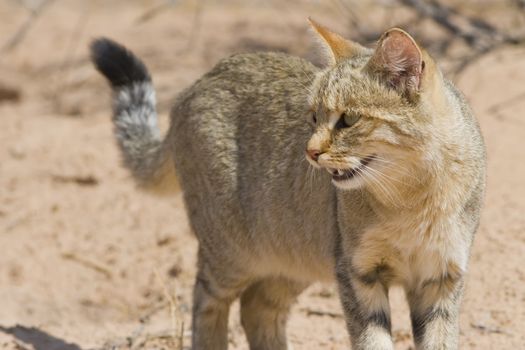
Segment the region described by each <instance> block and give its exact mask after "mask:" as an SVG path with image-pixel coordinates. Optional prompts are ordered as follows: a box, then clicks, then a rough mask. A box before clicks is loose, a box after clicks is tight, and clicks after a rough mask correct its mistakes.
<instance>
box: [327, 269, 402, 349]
mask: <svg viewBox="0 0 525 350" xmlns="http://www.w3.org/2000/svg"><path fill="white" fill-rule="evenodd" d="M336 269H337V270H336V275H337V282H338V286H339V294H340V297H341V302H342V306H343V309H344V313H345V317H346V324H347V327H348V331H349V333H350V337H351V342H352V349H353V350H392V349H394V345H393V342H392V336H391V323H390V305H389V302H388V287H387V286H386V285H385V284H384V283H383V281H382V278H381V276H382V271H381V267H378V268H377V269H374V270H371V271H369V272H367V273H364V274H362V273H358V272H357V271H356V269H355V268H353V267H352V265H351V262H350V261H347V259H341V261H339V262H338V264H337V268H336Z"/></svg>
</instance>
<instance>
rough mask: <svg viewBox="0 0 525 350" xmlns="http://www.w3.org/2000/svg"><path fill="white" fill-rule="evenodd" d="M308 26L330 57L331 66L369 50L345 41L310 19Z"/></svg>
mask: <svg viewBox="0 0 525 350" xmlns="http://www.w3.org/2000/svg"><path fill="white" fill-rule="evenodd" d="M308 21H309V22H310V25H311V26H312V28H313V29H314V30H315V32H316V33H317V34H318V35H319V37H320V38H321V40H322V44H323V46H324V47H325V48H326V51H327V52H328V55H329V57H330V63H331V65H334V64H336V63H338V62H340V61H342V60H344V59H349V58H352V57H354V56H357V55H363V54H366V53H367V52H369V50H368V49H367V48H365V47H363V46H361V45H359V44H358V43H356V42H353V41H350V40H347V39H345V38H343V37H342V36H341V35H339V34H337V33H334V32H332V31H331V30H330V29H328V28H326V27H325V26H323V25H321V24H319V23H317V22H316V21H314V20H313V19H311V18H308Z"/></svg>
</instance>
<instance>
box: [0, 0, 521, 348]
mask: <svg viewBox="0 0 525 350" xmlns="http://www.w3.org/2000/svg"><path fill="white" fill-rule="evenodd" d="M161 3H162V2H161V1H145V0H143V1H123V0H119V1H103V0H94V1H80V0H68V1H65V0H61V1H60V0H57V1H56V2H54V3H51V4H50V5H49V6H48V8H46V9H45V12H42V14H41V16H40V17H38V18H37V19H35V21H34V23H33V25H32V27H31V28H30V29H29V30H28V32H27V35H26V36H25V37H24V38H23V40H22V41H21V42H20V43H18V44H17V45H16V46H15V47H14V48H12V49H10V50H7V51H4V52H3V53H2V54H0V349H12V350H15V349H34V350H59V349H60V350H80V349H83V350H87V349H119V350H120V349H168V348H173V347H174V346H175V345H174V335H175V338H177V341H179V340H180V339H182V341H183V346H184V348H186V349H188V348H189V343H190V337H191V329H190V326H189V325H190V309H191V288H192V285H193V279H194V274H195V267H194V265H195V251H196V246H197V243H196V240H195V239H194V238H193V236H192V234H191V232H190V230H189V227H188V222H187V219H186V216H185V212H184V206H183V203H182V199H181V194H180V193H178V194H176V195H174V196H172V197H167V198H157V197H153V196H150V195H148V194H144V193H141V192H139V191H138V190H136V188H135V185H134V184H133V182H132V181H131V179H130V176H129V175H128V173H127V172H126V171H125V170H124V169H123V168H122V167H121V166H120V160H119V155H118V153H117V149H116V147H115V144H114V140H113V136H112V127H111V123H110V114H111V112H110V94H109V92H110V91H109V88H108V87H107V85H106V83H105V82H104V81H103V79H102V78H101V77H100V76H99V75H97V74H96V72H95V71H94V69H93V67H92V66H91V65H90V63H89V61H88V53H87V45H88V43H89V41H90V40H91V39H92V38H94V37H97V36H100V35H105V36H109V37H111V38H113V39H115V40H118V41H120V42H122V43H125V44H126V45H127V46H128V47H130V48H131V49H132V50H134V51H135V52H136V53H137V54H138V55H139V56H141V57H142V58H143V59H144V61H145V62H146V64H147V65H148V66H149V68H150V70H151V72H152V75H153V77H154V83H155V86H156V88H157V97H158V101H159V114H160V119H161V124H162V127H163V128H164V129H165V128H166V126H167V124H168V120H167V115H168V111H169V107H170V104H171V101H173V99H174V97H175V96H176V95H177V93H178V92H179V91H181V90H182V89H183V88H185V87H186V86H188V85H189V84H191V82H192V81H194V80H195V79H197V78H198V77H199V76H200V75H201V74H203V73H204V72H206V71H207V70H208V69H210V68H211V67H212V66H213V65H214V64H215V63H216V62H217V61H218V60H219V59H220V58H222V57H225V56H228V55H230V54H232V53H235V52H245V51H254V50H280V51H286V52H289V53H291V54H295V55H299V56H303V57H306V58H312V52H313V51H315V49H314V46H313V45H312V42H313V40H312V38H311V34H310V32H309V30H308V25H307V22H306V18H307V16H310V15H311V16H314V18H316V19H318V20H319V21H321V22H324V23H327V24H331V25H332V27H333V28H334V29H336V30H341V31H342V32H344V26H345V19H344V18H343V16H342V14H341V13H339V12H338V11H337V9H336V8H334V7H333V6H332V5H327V4H328V3H329V2H326V3H327V4H324V5H321V2H316V1H290V2H284V1H283V2H280V3H278V2H275V1H274V2H270V3H265V2H262V1H249V3H250V5H247V4H246V3H244V2H242V1H237V2H235V1H228V2H224V3H221V2H219V1H209V2H208V3H206V5H205V6H203V7H201V8H200V9H199V8H198V6H196V5H195V3H193V2H188V1H186V2H184V1H182V2H181V3H180V4H178V5H176V6H167V7H165V8H163V9H162V11H159V12H151V11H150V9H152V8H154V7H155V6H157V5H159V4H161ZM27 16H28V11H27V10H26V9H24V7H22V6H20V4H18V3H17V2H16V1H2V2H0V44H1V43H4V42H6V40H8V39H9V38H10V37H11V36H12V35H13V33H14V32H15V31H16V29H17V28H19V26H20V25H22V23H23V22H24V21H25V20H26V18H27ZM385 29H386V28H385ZM455 82H456V83H457V85H458V86H459V87H460V88H461V89H462V90H463V91H464V93H465V94H466V96H467V98H468V100H469V101H470V102H471V104H472V107H473V109H474V111H475V113H476V115H477V117H478V118H479V121H480V124H481V128H482V131H483V134H484V136H485V139H486V144H487V152H488V187H487V195H486V201H485V203H486V204H485V208H484V211H483V217H482V222H481V226H480V228H479V231H478V233H477V236H476V239H475V243H474V246H473V250H472V255H471V262H470V268H469V269H470V271H469V274H468V280H467V287H466V293H465V295H464V302H463V307H462V312H461V348H462V349H523V348H525V331H524V326H525V267H524V266H525V264H524V263H523V261H524V259H525V151H524V149H525V147H524V143H523V141H524V138H525V115H524V114H525V99H524V97H525V90H524V89H525V84H524V83H525V49H523V48H521V49H520V48H507V47H502V48H501V49H499V50H497V51H495V52H494V53H491V54H490V55H488V56H486V57H483V58H482V59H481V60H479V61H477V62H475V63H473V64H472V65H471V66H470V67H469V68H468V69H467V70H466V71H465V72H464V73H463V74H462V75H461V76H459V77H458V78H457V79H456V81H455ZM392 303H393V313H394V322H393V334H394V337H395V340H396V348H398V349H411V348H412V347H413V345H412V340H411V335H410V324H409V318H408V314H407V307H406V303H405V301H404V296H403V294H402V293H401V291H399V290H394V291H393V293H392ZM181 329H183V331H182V337H180V334H181ZM289 338H290V340H291V343H292V344H293V345H294V347H295V349H348V348H349V341H348V336H347V333H346V330H345V326H344V320H343V317H342V314H341V308H340V306H339V302H338V300H337V292H336V289H335V287H334V286H333V285H314V286H312V287H311V288H309V289H308V290H307V291H306V292H305V293H304V294H303V295H302V296H301V297H300V298H299V301H298V303H297V305H295V307H294V308H293V312H292V316H291V319H290V323H289ZM230 343H231V344H230V348H231V349H246V348H247V347H246V341H245V339H244V335H243V333H242V329H241V326H240V323H239V317H238V305H234V308H233V309H232V312H231V321H230Z"/></svg>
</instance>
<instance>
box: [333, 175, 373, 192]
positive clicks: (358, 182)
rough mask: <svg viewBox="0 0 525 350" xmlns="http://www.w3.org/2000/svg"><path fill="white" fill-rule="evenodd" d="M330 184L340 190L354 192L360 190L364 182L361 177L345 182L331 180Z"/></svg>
mask: <svg viewBox="0 0 525 350" xmlns="http://www.w3.org/2000/svg"><path fill="white" fill-rule="evenodd" d="M332 183H333V184H334V186H335V187H337V188H339V189H341V190H355V189H357V188H361V187H363V186H364V185H365V182H364V181H363V179H362V178H361V177H352V178H350V179H346V180H336V179H332Z"/></svg>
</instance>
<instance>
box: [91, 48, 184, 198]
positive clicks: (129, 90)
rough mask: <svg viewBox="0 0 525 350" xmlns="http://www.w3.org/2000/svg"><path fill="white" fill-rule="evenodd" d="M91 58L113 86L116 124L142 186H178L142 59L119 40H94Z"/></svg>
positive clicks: (125, 154)
mask: <svg viewBox="0 0 525 350" xmlns="http://www.w3.org/2000/svg"><path fill="white" fill-rule="evenodd" d="M90 49H91V60H92V61H93V63H94V65H95V67H96V68H97V70H98V71H99V72H100V73H102V74H103V75H104V76H105V77H106V78H107V79H108V81H109V83H110V84H111V87H112V89H113V124H114V127H115V136H116V137H117V142H118V145H119V147H120V151H121V153H122V157H123V161H124V165H125V166H126V167H127V168H128V169H129V170H130V171H131V173H132V175H133V178H134V179H135V180H136V182H137V183H138V184H139V186H140V187H142V188H145V189H148V190H153V191H155V192H158V193H167V192H172V191H173V190H174V189H176V188H177V180H176V177H175V169H174V166H173V161H172V157H171V150H170V147H169V146H170V145H169V144H168V142H166V141H163V140H162V139H161V136H160V131H159V128H158V124H157V112H156V108H155V90H154V89H153V84H152V82H151V77H150V75H149V73H148V70H147V69H146V66H145V65H144V63H142V61H141V60H140V59H139V58H137V57H136V56H135V55H134V54H133V53H132V52H131V51H129V50H128V49H126V48H125V47H123V46H122V45H119V44H117V43H116V42H114V41H112V40H109V39H106V38H101V39H97V40H95V41H93V42H92V44H91V48H90Z"/></svg>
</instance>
